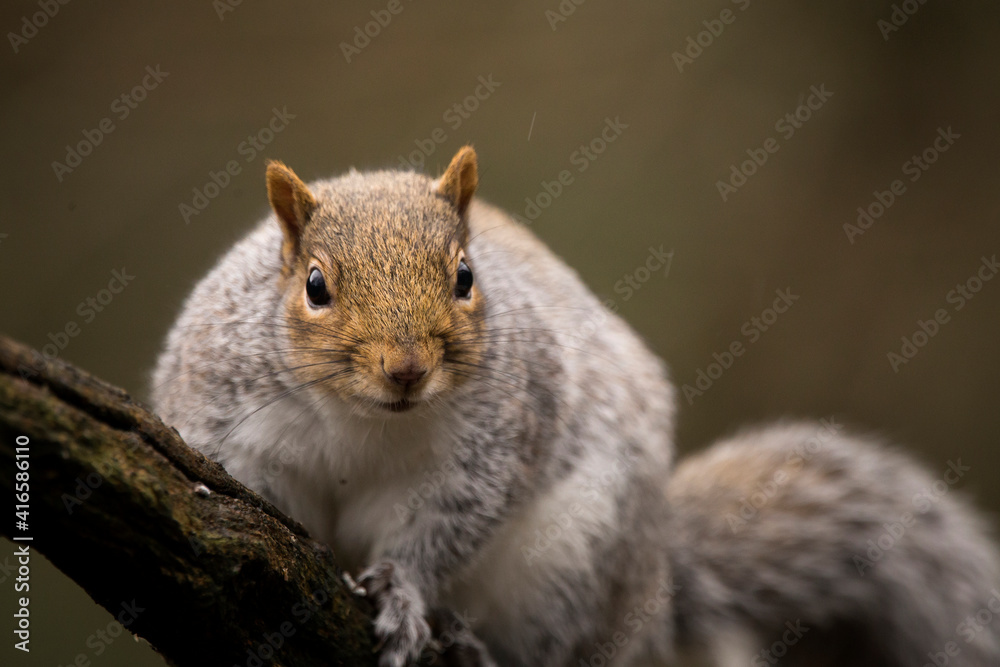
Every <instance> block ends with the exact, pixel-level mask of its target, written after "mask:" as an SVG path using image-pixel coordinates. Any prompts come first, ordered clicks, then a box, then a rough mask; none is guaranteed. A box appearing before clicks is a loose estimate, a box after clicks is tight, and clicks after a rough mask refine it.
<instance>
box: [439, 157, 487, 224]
mask: <svg viewBox="0 0 1000 667" xmlns="http://www.w3.org/2000/svg"><path fill="white" fill-rule="evenodd" d="M478 185H479V173H478V171H477V168H476V151H475V150H473V148H472V146H463V147H462V148H460V149H458V152H457V153H455V157H453V158H452V159H451V164H449V165H448V168H447V169H446V170H445V172H444V175H443V176H442V177H441V180H440V181H438V188H437V193H438V194H439V195H442V196H443V197H445V198H446V199H447V200H448V201H450V202H451V204H452V206H454V207H455V209H456V210H457V211H458V214H459V215H465V210H466V209H467V208H469V202H471V201H472V195H474V194H476V186H478Z"/></svg>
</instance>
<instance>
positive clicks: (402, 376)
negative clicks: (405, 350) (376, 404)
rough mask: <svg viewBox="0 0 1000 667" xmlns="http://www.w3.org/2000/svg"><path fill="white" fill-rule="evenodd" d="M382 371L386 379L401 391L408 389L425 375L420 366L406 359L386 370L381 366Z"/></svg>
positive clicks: (425, 371)
mask: <svg viewBox="0 0 1000 667" xmlns="http://www.w3.org/2000/svg"><path fill="white" fill-rule="evenodd" d="M382 371H383V372H384V373H385V375H386V377H388V378H389V379H390V380H392V381H393V382H394V383H396V384H398V385H399V386H401V387H402V388H403V389H409V388H410V387H412V386H413V385H415V384H417V383H418V382H420V380H422V379H423V377H424V376H425V375H427V369H426V368H424V367H423V366H421V365H420V364H419V363H418V362H417V361H416V360H415V359H408V360H406V361H403V362H402V363H400V364H398V365H394V366H389V367H388V368H386V367H385V366H384V365H383V366H382Z"/></svg>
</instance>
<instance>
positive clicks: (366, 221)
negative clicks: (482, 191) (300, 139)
mask: <svg viewBox="0 0 1000 667" xmlns="http://www.w3.org/2000/svg"><path fill="white" fill-rule="evenodd" d="M279 165H280V163H277V164H276V163H272V164H271V165H269V166H268V173H267V176H268V192H269V194H270V198H271V204H272V207H273V208H274V209H275V212H276V214H277V215H278V218H279V221H280V222H281V225H282V229H283V231H284V235H285V239H284V245H283V252H282V257H283V262H284V268H283V271H282V279H281V280H282V288H283V289H284V291H285V294H286V296H285V302H284V308H285V316H286V318H287V322H288V327H289V328H288V337H289V340H290V342H291V345H290V350H289V352H288V353H287V363H288V366H289V368H291V369H294V371H293V372H294V373H295V375H296V379H297V380H298V381H299V382H300V383H301V384H306V383H313V384H315V385H316V386H318V387H320V388H321V389H323V390H325V391H328V392H332V393H333V394H335V395H336V396H338V397H339V398H341V399H343V400H346V401H348V402H352V403H353V404H354V405H356V406H358V407H360V408H361V410H362V411H364V412H367V413H369V414H376V415H378V414H388V413H390V412H400V411H404V410H408V409H410V408H411V407H413V406H415V405H419V403H421V402H423V401H426V400H427V399H430V398H432V397H439V396H442V395H444V394H445V393H447V392H448V391H450V390H452V389H454V388H455V387H456V386H458V385H459V384H460V383H461V380H462V378H463V377H465V376H466V375H467V374H468V373H469V372H470V371H473V370H474V368H473V366H474V365H475V364H477V363H478V362H479V360H480V358H481V354H482V345H483V343H482V331H483V313H484V296H483V294H482V292H481V290H480V286H479V284H478V282H477V281H476V280H475V266H474V263H473V261H472V260H471V259H470V258H469V257H467V256H466V254H465V250H464V244H465V242H466V239H467V237H468V225H467V221H466V219H465V211H466V209H467V207H468V204H469V201H470V200H471V198H472V196H473V194H474V192H475V187H476V183H477V176H476V155H475V152H474V151H473V150H472V149H471V148H470V147H465V148H463V149H462V150H460V151H459V153H458V154H457V155H456V156H455V159H454V160H453V161H452V164H451V165H450V166H449V168H448V170H447V171H446V172H445V175H444V176H442V178H441V180H440V182H439V185H437V186H436V187H435V183H434V182H432V181H431V179H430V178H428V177H426V176H423V175H420V174H414V173H408V172H390V171H385V172H372V173H365V174H361V173H357V172H351V173H349V174H347V175H345V176H342V177H341V178H339V179H336V180H333V181H328V182H326V183H322V184H319V185H316V186H314V189H313V190H310V189H309V188H308V186H306V185H305V184H304V183H302V181H301V180H299V179H298V177H296V176H295V174H294V172H292V171H291V169H288V168H287V167H285V166H284V165H280V166H279ZM276 195H277V196H276ZM310 203H314V205H313V206H311V207H310V206H309V204H310ZM462 259H464V260H465V262H466V264H467V265H468V266H469V267H470V269H471V270H472V272H473V288H472V292H471V296H470V298H468V299H460V298H457V297H456V296H455V281H456V272H457V269H458V266H459V262H460V261H461V260H462ZM314 268H316V269H319V270H320V271H321V272H322V274H323V277H324V279H325V282H326V286H327V290H328V292H329V294H330V296H331V301H330V304H329V305H328V306H325V307H318V308H317V307H314V306H311V305H310V303H309V301H308V299H307V297H306V289H305V287H306V280H307V278H308V276H309V274H310V272H311V271H312V270H313V269H314ZM470 365H471V366H470Z"/></svg>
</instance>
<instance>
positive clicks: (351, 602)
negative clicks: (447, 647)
mask: <svg viewBox="0 0 1000 667" xmlns="http://www.w3.org/2000/svg"><path fill="white" fill-rule="evenodd" d="M19 436H26V437H27V438H28V439H29V441H30V444H29V445H28V448H29V451H30V459H29V460H30V469H29V473H30V514H29V520H28V525H29V529H28V530H27V531H20V530H16V529H15V528H16V527H15V525H14V524H13V522H12V521H11V520H10V519H9V518H8V519H4V520H3V521H0V534H3V535H5V536H8V537H14V536H24V535H30V536H32V537H33V541H31V542H22V543H21V544H28V545H30V547H31V548H32V550H35V549H37V550H38V551H39V552H41V553H43V554H45V555H46V556H47V557H48V558H49V560H51V561H52V562H53V563H54V564H55V565H56V566H57V567H58V568H59V569H61V570H62V571H63V572H65V573H66V574H67V575H69V576H70V577H71V578H72V579H73V580H75V581H76V582H77V583H78V584H80V585H81V586H82V587H83V588H84V589H85V590H86V591H87V592H88V593H89V594H90V595H91V596H92V597H93V598H94V600H96V601H97V602H98V603H99V604H101V605H102V606H104V607H105V608H106V609H107V610H109V611H110V612H111V613H112V614H115V615H119V614H122V612H123V605H124V606H126V607H129V606H131V607H132V609H131V610H127V611H128V612H129V613H126V614H122V615H123V617H125V618H126V619H127V618H131V617H132V616H134V621H132V622H130V623H128V625H127V627H128V629H129V630H130V631H132V632H134V633H135V634H137V635H139V636H141V637H144V638H145V639H147V640H148V641H149V642H150V643H151V644H152V645H153V646H154V647H155V648H156V649H157V650H158V651H160V653H162V654H163V655H164V656H165V657H166V658H167V660H168V661H170V662H172V663H174V664H177V665H209V664H212V665H219V666H220V667H221V666H228V665H260V664H264V665H266V664H269V663H270V664H275V665H296V666H298V665H303V666H308V665H330V664H343V665H374V664H375V662H376V660H375V653H374V641H373V636H372V633H371V627H372V625H371V619H372V615H371V614H372V608H371V606H370V605H369V604H368V602H367V600H365V599H363V598H359V597H357V596H355V595H353V594H352V593H351V592H350V591H349V590H348V588H347V586H346V585H345V584H344V582H343V580H342V578H341V570H340V569H339V568H338V567H337V565H336V564H335V562H334V559H333V554H332V553H331V552H330V550H329V548H327V547H326V546H324V545H322V544H320V543H318V542H316V541H314V540H312V539H311V538H309V536H308V534H307V533H306V531H305V530H304V529H303V527H302V526H301V525H299V524H298V523H297V522H295V521H294V520H292V519H290V518H288V517H287V516H285V515H283V514H282V513H281V512H280V511H278V510H277V509H276V508H275V507H274V506H272V505H271V504H270V503H268V502H267V501H266V500H264V499H263V498H261V497H260V496H258V495H256V494H255V493H253V492H252V491H250V490H249V489H247V488H246V487H244V486H243V485H241V484H240V483H239V482H237V481H236V480H234V479H233V478H232V477H230V476H229V475H228V474H227V473H226V472H225V470H223V468H222V467H221V466H220V465H218V464H217V463H214V462H212V461H210V460H208V459H206V458H205V457H204V456H202V455H201V454H200V453H198V452H196V451H194V450H193V449H191V448H189V447H188V446H187V445H185V444H184V442H183V441H182V440H181V438H180V436H178V434H177V432H176V431H175V430H173V429H171V428H168V427H166V426H165V425H164V424H163V422H161V421H160V419H159V418H158V417H156V416H155V415H153V414H152V413H150V412H149V411H148V410H146V409H145V408H143V407H142V406H141V405H139V404H137V403H136V402H134V401H133V400H132V399H131V398H130V397H129V396H128V394H126V393H125V392H124V391H122V390H120V389H117V388H115V387H113V386H111V385H108V384H106V383H104V382H102V381H100V380H98V379H96V378H94V377H92V376H90V375H88V374H87V373H85V372H83V371H81V370H79V369H77V368H75V367H74V366H72V365H70V364H68V363H65V362H62V361H58V360H55V361H47V360H45V359H44V358H43V357H42V355H40V354H39V353H38V352H36V351H33V350H31V349H30V348H27V347H25V346H24V345H21V344H19V343H16V342H14V341H11V340H9V339H6V338H3V337H0V462H2V465H3V468H4V469H5V470H13V468H14V464H15V447H16V442H17V440H16V439H17V438H18V437H19ZM21 442H23V438H21ZM14 483H15V481H14V474H13V473H11V474H9V475H8V474H4V475H3V476H2V479H0V493H2V497H3V498H5V499H8V500H6V501H5V502H10V499H12V497H13V495H14V492H15V489H14ZM8 517H9V515H8ZM253 656H256V657H257V658H258V659H259V661H254V660H253V659H252V657H253Z"/></svg>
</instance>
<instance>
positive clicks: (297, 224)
mask: <svg viewBox="0 0 1000 667" xmlns="http://www.w3.org/2000/svg"><path fill="white" fill-rule="evenodd" d="M267 198H268V199H269V200H270V201H271V208H273V209H274V212H275V214H277V216H278V222H280V223H281V228H282V230H283V231H284V232H285V243H284V244H283V246H282V249H281V250H282V255H283V256H284V257H285V259H286V261H287V260H290V259H291V258H293V257H294V256H295V253H296V252H298V249H299V239H300V238H301V236H302V230H303V229H304V228H305V226H306V223H307V222H308V221H309V216H311V215H312V213H313V211H315V210H316V199H315V198H314V197H313V195H312V193H311V192H310V191H309V188H308V187H306V184H305V183H303V182H302V181H301V180H300V179H299V177H298V176H296V175H295V172H294V171H292V170H291V169H289V168H288V167H286V166H285V165H284V164H283V163H281V162H278V161H276V160H271V161H270V162H268V163H267Z"/></svg>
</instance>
